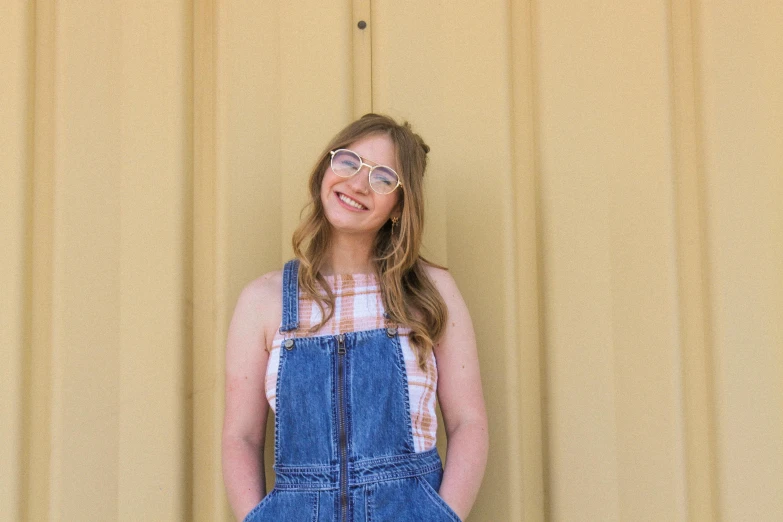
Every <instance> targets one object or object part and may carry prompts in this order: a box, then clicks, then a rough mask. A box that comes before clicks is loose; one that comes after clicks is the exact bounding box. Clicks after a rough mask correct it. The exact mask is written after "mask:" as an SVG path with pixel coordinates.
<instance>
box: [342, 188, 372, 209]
mask: <svg viewBox="0 0 783 522" xmlns="http://www.w3.org/2000/svg"><path fill="white" fill-rule="evenodd" d="M335 194H337V199H339V200H340V203H343V204H344V205H345V206H347V207H349V208H351V209H355V210H367V207H365V206H364V205H362V204H361V203H359V202H358V201H356V200H355V199H352V198H350V197H348V196H346V195H345V194H343V193H342V192H335Z"/></svg>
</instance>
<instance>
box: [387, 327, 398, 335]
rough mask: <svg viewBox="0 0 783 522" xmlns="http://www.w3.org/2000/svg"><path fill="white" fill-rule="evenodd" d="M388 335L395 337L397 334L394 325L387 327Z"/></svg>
mask: <svg viewBox="0 0 783 522" xmlns="http://www.w3.org/2000/svg"><path fill="white" fill-rule="evenodd" d="M386 335H388V336H389V337H394V336H395V335H397V329H396V328H394V327H393V326H390V327H389V328H387V329H386Z"/></svg>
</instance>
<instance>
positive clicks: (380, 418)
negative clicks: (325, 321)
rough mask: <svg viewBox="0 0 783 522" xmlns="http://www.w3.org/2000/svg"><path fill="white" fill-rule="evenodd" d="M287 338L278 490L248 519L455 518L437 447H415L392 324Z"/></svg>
mask: <svg viewBox="0 0 783 522" xmlns="http://www.w3.org/2000/svg"><path fill="white" fill-rule="evenodd" d="M297 272H298V262H297V261H296V260H294V261H289V262H288V263H287V264H286V266H285V269H284V271H283V321H282V325H281V327H280V330H281V332H291V331H293V330H296V328H297V326H298V322H299V321H298V300H299V288H298V283H297ZM389 325H390V326H388V327H387V328H380V329H375V330H364V331H354V332H345V333H341V334H338V335H328V336H315V337H296V338H289V339H286V340H285V342H284V343H283V347H284V349H281V350H280V363H279V368H278V374H277V384H276V396H277V409H276V415H275V466H274V468H275V473H276V475H277V479H276V481H275V487H274V488H273V489H272V491H270V492H269V494H268V495H267V496H266V497H264V498H263V500H261V502H260V503H259V504H258V505H257V506H256V507H255V508H253V510H252V511H250V513H248V515H247V517H246V518H245V521H253V522H262V521H285V522H365V521H366V522H370V521H372V522H385V521H398V522H408V521H410V522H413V521H416V522H421V521H434V522H440V521H443V522H447V521H448V522H459V521H460V519H459V517H458V516H457V515H456V514H455V513H454V511H452V510H451V508H450V507H449V506H448V505H447V504H446V503H445V502H444V501H443V499H441V498H440V496H439V495H438V493H437V491H438V489H439V487H440V482H441V478H442V475H443V469H442V467H441V461H440V457H439V456H438V453H437V450H436V449H435V448H432V449H431V450H427V451H424V452H420V453H416V452H415V451H414V445H413V437H412V435H411V417H410V412H409V403H408V387H407V377H406V372H405V367H404V363H403V355H402V352H401V349H400V340H399V337H398V334H397V328H396V327H395V326H393V325H391V323H389Z"/></svg>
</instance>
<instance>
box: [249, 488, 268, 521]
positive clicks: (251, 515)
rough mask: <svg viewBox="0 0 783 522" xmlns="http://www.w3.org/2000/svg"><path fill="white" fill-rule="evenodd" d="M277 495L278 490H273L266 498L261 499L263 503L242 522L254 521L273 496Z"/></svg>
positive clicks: (257, 505) (252, 510)
mask: <svg viewBox="0 0 783 522" xmlns="http://www.w3.org/2000/svg"><path fill="white" fill-rule="evenodd" d="M275 494H277V490H276V489H274V488H272V491H270V492H269V493H267V494H266V496H265V497H264V498H262V499H261V502H259V503H258V504H256V507H254V508H253V509H251V510H250V513H248V514H247V515H245V518H244V519H243V521H242V522H250V520H252V519H253V518H254V517H255V516H256V515H258V512H259V511H261V508H263V507H264V506H265V505H266V504H267V503H268V502H269V500H270V499H271V498H272V495H275Z"/></svg>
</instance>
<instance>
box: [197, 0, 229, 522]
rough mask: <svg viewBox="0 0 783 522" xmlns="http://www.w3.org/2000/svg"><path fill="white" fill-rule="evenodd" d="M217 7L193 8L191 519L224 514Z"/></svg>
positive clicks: (202, 2) (205, 2)
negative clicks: (220, 336) (218, 205)
mask: <svg viewBox="0 0 783 522" xmlns="http://www.w3.org/2000/svg"><path fill="white" fill-rule="evenodd" d="M215 34H216V7H215V4H214V1H213V0H197V1H196V2H195V3H194V8H193V193H192V196H193V200H192V231H191V235H192V254H193V257H192V260H191V266H192V283H191V288H192V294H191V299H192V310H193V311H192V314H193V315H192V317H193V324H192V332H193V333H192V343H193V345H192V346H193V355H192V361H193V362H192V364H193V367H192V371H193V374H192V381H191V387H192V388H191V394H190V399H191V401H192V406H191V408H192V411H193V419H192V420H193V424H192V427H191V430H192V432H191V433H192V447H191V451H192V455H193V468H192V477H193V478H192V487H193V492H194V493H196V494H194V495H193V496H192V498H191V506H190V509H191V512H190V517H189V518H190V519H193V520H218V519H220V518H222V517H223V516H224V502H223V500H222V497H223V488H222V479H221V477H222V474H221V467H220V455H221V451H220V438H219V435H217V434H219V432H220V422H219V418H220V416H221V412H222V404H220V403H219V400H220V398H221V397H222V393H221V391H222V387H221V386H220V383H221V382H222V378H221V375H219V374H221V373H222V369H223V364H222V362H221V361H222V354H223V352H222V350H220V349H219V347H220V346H221V344H222V343H219V342H218V331H219V330H220V328H218V325H217V320H218V315H217V310H218V305H219V304H222V303H218V296H219V294H218V284H217V277H218V274H217V272H216V270H217V214H216V212H217V207H216V204H217V198H216V179H215V174H216V167H217V162H216V157H215V154H216V135H215V132H216V127H215V126H216V122H215V109H216V107H215V105H216V59H217V57H216V43H215Z"/></svg>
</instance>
